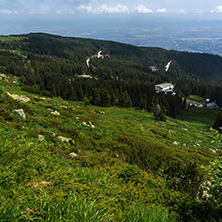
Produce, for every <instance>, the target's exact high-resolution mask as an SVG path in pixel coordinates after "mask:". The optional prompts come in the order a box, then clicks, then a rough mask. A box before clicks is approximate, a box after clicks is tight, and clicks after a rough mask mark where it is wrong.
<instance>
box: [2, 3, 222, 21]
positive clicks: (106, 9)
mask: <svg viewBox="0 0 222 222" xmlns="http://www.w3.org/2000/svg"><path fill="white" fill-rule="evenodd" d="M0 14H2V15H8V16H9V15H23V16H27V17H28V16H30V15H45V16H56V15H63V16H68V15H73V16H75V15H82V16H84V15H96V14H97V15H105V14H109V15H113V16H116V15H117V14H125V15H135V14H152V15H161V16H163V15H176V14H177V15H178V14H181V15H183V16H185V17H186V16H187V17H189V16H190V15H191V14H192V15H197V16H202V17H206V18H210V17H212V18H218V19H220V18H222V0H155V1H153V0H152V1H151V0H136V1H135V0H134V1H132V0H0Z"/></svg>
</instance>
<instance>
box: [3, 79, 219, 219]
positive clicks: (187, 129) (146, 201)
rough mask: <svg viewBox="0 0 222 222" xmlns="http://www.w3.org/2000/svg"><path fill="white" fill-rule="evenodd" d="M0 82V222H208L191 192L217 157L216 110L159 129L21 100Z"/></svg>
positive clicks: (138, 116) (148, 116)
mask: <svg viewBox="0 0 222 222" xmlns="http://www.w3.org/2000/svg"><path fill="white" fill-rule="evenodd" d="M0 83H1V84H0V87H1V89H2V92H1V96H0V132H1V138H0V194H1V195H0V198H1V206H0V220H1V221H33V220H35V221H127V222H128V221H134V222H135V221H138V222H139V221H158V222H159V221H192V220H193V221H198V220H199V219H200V215H201V216H202V218H203V220H202V219H201V220H200V221H204V220H205V221H210V218H216V219H217V216H218V215H219V214H218V212H220V211H218V209H216V208H217V207H216V208H213V207H212V205H208V204H209V203H208V201H207V200H205V201H204V200H203V199H202V196H201V192H200V186H201V184H202V178H203V176H204V175H205V173H204V172H203V171H202V170H201V168H200V166H201V165H207V164H208V163H209V162H210V161H212V160H214V159H215V158H217V156H218V155H219V154H220V152H221V143H220V141H219V140H217V139H216V136H217V135H216V134H214V132H213V131H211V130H210V127H211V126H212V124H213V122H214V120H215V119H216V116H217V111H214V110H207V109H195V108H190V109H187V110H184V111H182V112H181V114H180V116H178V118H177V119H172V118H170V117H168V118H167V121H166V122H161V121H156V120H155V119H154V117H153V114H152V113H149V112H147V111H143V110H135V109H134V108H128V109H127V108H118V107H108V108H105V107H103V108H101V107H97V106H92V105H88V106H85V105H84V103H83V102H73V101H65V100H62V99H61V98H59V97H54V98H48V97H41V96H39V95H35V94H31V93H28V92H24V91H22V90H21V88H20V87H19V82H18V79H15V77H14V76H7V77H5V78H3V80H0ZM6 92H9V93H10V94H17V95H25V96H27V97H28V98H29V99H30V101H29V102H27V103H24V102H19V101H15V100H13V99H12V98H11V97H10V96H9V94H6ZM15 109H23V110H24V112H25V114H26V118H22V117H20V116H19V115H18V114H16V113H14V112H13V110H15ZM55 111H57V113H55ZM53 113H54V114H53ZM58 113H59V114H60V115H58ZM55 114H57V115H55ZM62 137H65V138H68V139H67V141H61V139H62ZM63 139H64V138H63ZM197 197H198V198H197ZM206 206H207V208H206ZM219 210H220V209H219ZM212 221H213V220H212ZM218 221H219V220H218Z"/></svg>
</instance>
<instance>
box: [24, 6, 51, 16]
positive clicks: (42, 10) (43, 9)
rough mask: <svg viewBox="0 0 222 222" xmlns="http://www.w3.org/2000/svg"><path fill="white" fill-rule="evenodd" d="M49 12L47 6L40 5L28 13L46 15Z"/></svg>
mask: <svg viewBox="0 0 222 222" xmlns="http://www.w3.org/2000/svg"><path fill="white" fill-rule="evenodd" d="M49 13H50V8H49V7H48V6H42V7H40V8H39V9H37V10H30V11H29V12H28V14H29V15H46V14H49Z"/></svg>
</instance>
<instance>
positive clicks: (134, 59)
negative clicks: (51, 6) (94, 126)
mask: <svg viewBox="0 0 222 222" xmlns="http://www.w3.org/2000/svg"><path fill="white" fill-rule="evenodd" d="M0 49H1V50H0V71H1V72H3V73H11V74H14V75H16V76H19V77H20V80H21V84H22V85H23V86H24V90H29V91H33V92H34V91H35V92H39V93H45V94H47V92H48V95H50V96H61V97H62V98H64V99H68V100H79V101H82V100H83V99H84V98H86V99H88V100H89V102H90V103H91V104H94V105H100V106H110V105H117V106H122V107H138V108H141V109H145V110H149V111H153V109H154V107H155V105H156V104H159V103H160V104H161V106H162V107H164V109H165V110H166V113H167V115H170V116H176V115H177V114H178V113H179V110H180V107H181V103H182V101H181V97H182V96H187V95H189V94H197V95H200V96H202V97H205V98H210V99H211V100H216V101H217V103H218V104H219V105H221V104H222V97H221V92H222V87H221V86H220V85H216V83H218V84H219V83H220V82H221V81H222V79H221V75H220V74H221V72H222V58H221V57H219V56H215V55H208V54H198V53H187V52H177V51H168V50H164V49H161V48H145V47H136V46H132V45H127V44H121V43H117V42H111V41H101V40H91V39H80V38H70V37H60V36H54V35H49V34H43V33H31V34H27V35H21V36H9V37H3V38H2V39H0ZM99 50H101V51H102V54H103V55H105V54H108V55H109V57H105V58H103V59H101V58H97V57H96V56H94V57H92V58H91V57H90V56H92V55H96V54H97V53H98V51H99ZM87 58H91V60H90V65H89V67H88V66H87V64H86V59H87ZM169 61H172V62H171V65H170V68H169V70H168V71H165V66H166V64H167V63H168V62H169ZM150 66H155V68H156V69H157V71H156V72H152V71H151V69H150ZM83 74H86V75H89V76H91V79H85V78H80V77H81V75H83ZM162 82H172V83H173V84H175V85H176V88H175V90H176V96H174V97H172V96H156V93H155V90H154V86H155V84H158V83H162ZM27 86H29V87H27ZM32 88H33V89H32ZM172 107H173V108H172ZM170 109H171V110H170Z"/></svg>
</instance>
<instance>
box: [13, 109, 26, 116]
mask: <svg viewBox="0 0 222 222" xmlns="http://www.w3.org/2000/svg"><path fill="white" fill-rule="evenodd" d="M13 112H14V113H18V114H19V115H20V116H21V117H22V118H26V115H25V113H24V110H23V109H15V110H14V111H13Z"/></svg>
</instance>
